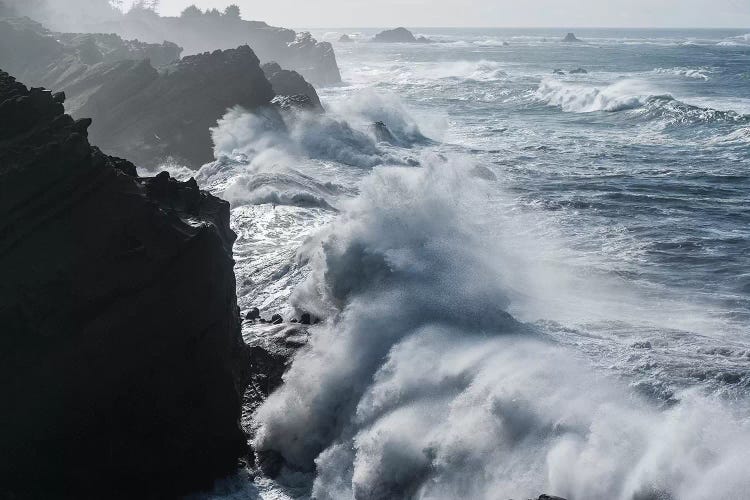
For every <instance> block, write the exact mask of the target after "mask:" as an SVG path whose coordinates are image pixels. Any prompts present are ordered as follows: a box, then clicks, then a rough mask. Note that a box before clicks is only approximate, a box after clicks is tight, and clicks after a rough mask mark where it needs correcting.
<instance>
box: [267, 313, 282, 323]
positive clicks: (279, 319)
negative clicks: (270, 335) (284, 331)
mask: <svg viewBox="0 0 750 500" xmlns="http://www.w3.org/2000/svg"><path fill="white" fill-rule="evenodd" d="M283 322H284V318H282V317H281V314H274V315H273V316H271V321H270V323H271V324H272V325H280V324H281V323H283Z"/></svg>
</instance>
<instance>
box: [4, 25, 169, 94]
mask: <svg viewBox="0 0 750 500" xmlns="http://www.w3.org/2000/svg"><path fill="white" fill-rule="evenodd" d="M181 51H182V49H181V48H180V47H178V46H177V45H175V44H174V43H171V42H162V43H159V44H148V43H143V42H139V41H137V40H135V41H128V40H123V39H122V38H120V37H119V36H117V35H114V34H80V33H53V32H51V31H49V30H48V29H46V28H45V27H44V26H42V25H41V24H39V23H37V22H35V21H32V20H31V19H29V18H6V19H0V67H2V68H3V69H4V70H5V71H7V72H8V73H10V74H12V75H14V76H15V77H16V78H19V79H21V80H22V81H24V82H27V83H29V84H31V85H34V86H39V87H45V88H49V89H56V90H67V89H68V88H70V89H71V90H70V91H69V92H68V97H69V98H75V97H76V96H77V95H78V94H79V93H81V92H83V91H85V88H86V85H85V83H83V82H85V81H86V80H87V79H88V78H91V75H92V74H93V73H95V72H96V71H100V70H101V68H100V65H107V64H110V65H111V64H113V63H117V62H120V61H124V60H128V59H130V60H146V59H147V60H149V61H150V62H151V64H152V65H153V66H155V67H160V66H164V65H167V64H170V63H172V62H174V61H176V60H178V59H179V58H180V52H181Z"/></svg>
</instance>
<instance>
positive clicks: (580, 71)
mask: <svg viewBox="0 0 750 500" xmlns="http://www.w3.org/2000/svg"><path fill="white" fill-rule="evenodd" d="M587 73H588V71H586V70H585V69H583V68H576V69H572V70H570V74H571V75H585V74H587Z"/></svg>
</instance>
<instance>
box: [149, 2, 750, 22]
mask: <svg viewBox="0 0 750 500" xmlns="http://www.w3.org/2000/svg"><path fill="white" fill-rule="evenodd" d="M193 3H194V4H196V5H197V6H198V7H201V8H203V9H205V8H208V7H216V8H219V9H220V10H223V9H224V7H226V5H227V4H229V3H236V4H238V5H239V6H240V8H241V9H242V16H243V17H244V18H245V19H253V20H260V21H266V22H268V23H269V24H272V25H276V26H289V27H308V28H316V27H326V28H333V27H352V28H353V27H395V26H410V27H428V26H438V27H451V26H456V27H463V26H479V27H496V26H497V27H544V26H554V27H586V26H589V27H596V26H599V27H734V28H745V27H747V28H749V29H750V0H161V7H160V12H161V13H162V14H163V15H177V14H179V13H180V12H181V11H182V9H184V8H185V7H186V6H188V5H190V4H193Z"/></svg>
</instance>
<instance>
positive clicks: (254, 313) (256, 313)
mask: <svg viewBox="0 0 750 500" xmlns="http://www.w3.org/2000/svg"><path fill="white" fill-rule="evenodd" d="M258 318H260V309H258V308H257V307H253V308H252V309H250V310H249V311H248V312H247V315H245V319H246V320H250V321H255V320H256V319H258Z"/></svg>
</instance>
